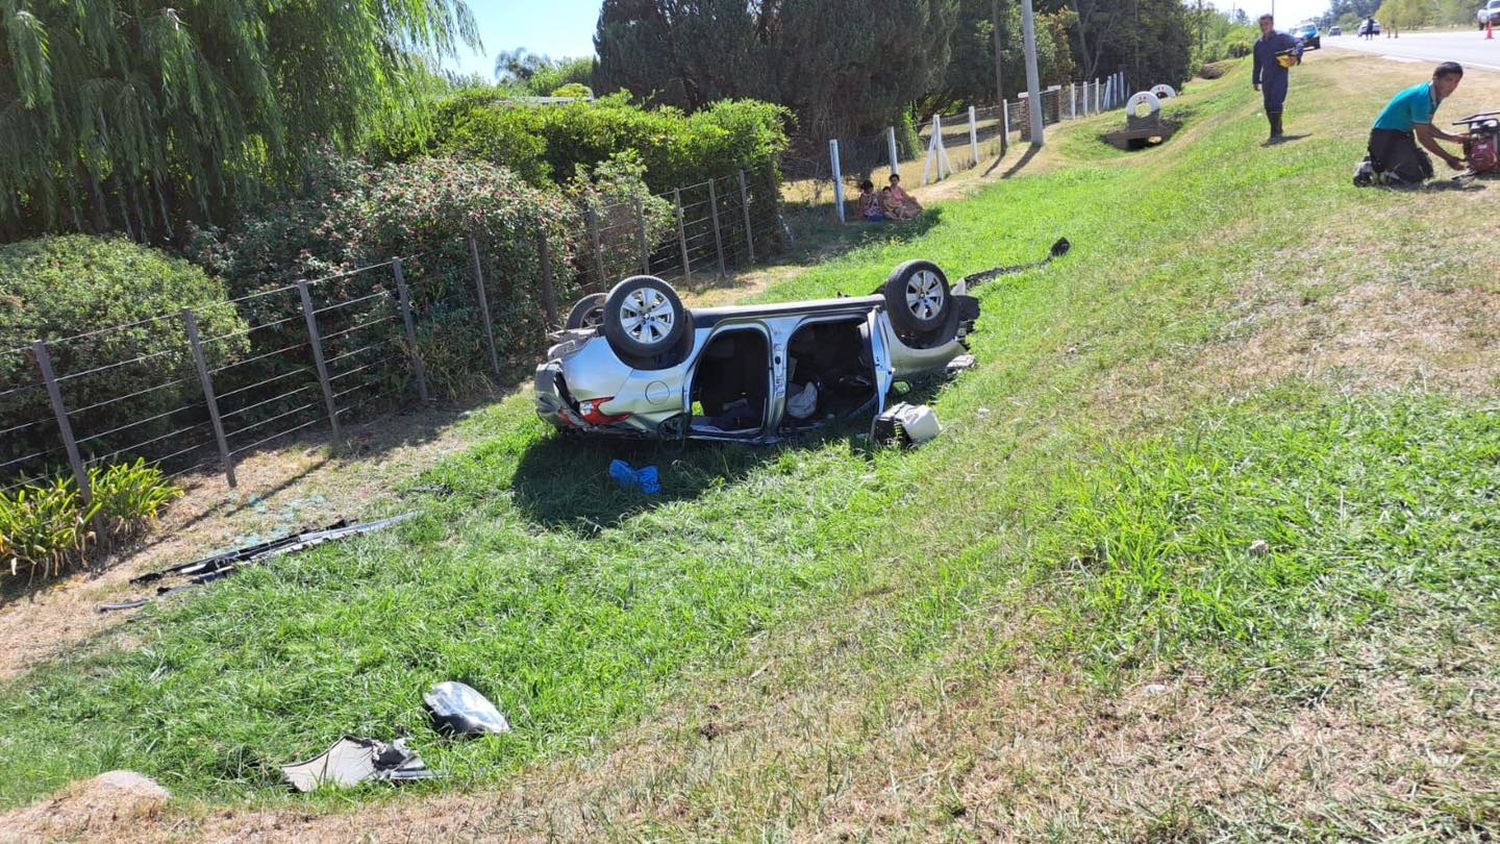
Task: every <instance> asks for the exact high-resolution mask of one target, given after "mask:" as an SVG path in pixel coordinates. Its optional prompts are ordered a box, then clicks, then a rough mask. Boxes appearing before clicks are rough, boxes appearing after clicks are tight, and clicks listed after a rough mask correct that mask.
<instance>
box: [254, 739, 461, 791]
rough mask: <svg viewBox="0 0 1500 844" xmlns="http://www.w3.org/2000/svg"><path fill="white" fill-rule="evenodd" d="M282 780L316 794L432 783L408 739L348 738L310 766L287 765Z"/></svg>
mask: <svg viewBox="0 0 1500 844" xmlns="http://www.w3.org/2000/svg"><path fill="white" fill-rule="evenodd" d="M281 774H282V776H284V777H286V781H287V782H288V783H290V784H291V786H292V788H294V789H296V790H297V791H302V792H308V791H315V790H317V789H318V788H319V787H321V786H324V785H334V786H341V787H348V786H353V785H359V784H360V783H363V782H377V781H385V782H412V781H414V780H426V779H432V778H433V777H434V776H436V775H435V774H433V773H432V771H430V770H428V769H427V766H426V765H425V764H423V762H422V760H421V759H418V758H417V754H416V753H415V752H414V751H413V750H411V749H410V748H408V747H407V746H406V739H396V740H395V741H394V742H392V743H390V744H386V743H385V742H383V741H380V740H378V739H367V738H353V737H350V736H345V737H343V738H341V739H339V740H338V741H336V742H334V743H333V746H332V747H330V748H328V749H327V750H325V751H323V752H322V753H320V754H318V755H317V756H314V757H313V758H311V759H309V760H307V761H306V762H298V763H295V764H292V765H286V766H284V767H282V769H281Z"/></svg>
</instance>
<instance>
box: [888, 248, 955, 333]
mask: <svg viewBox="0 0 1500 844" xmlns="http://www.w3.org/2000/svg"><path fill="white" fill-rule="evenodd" d="M881 293H882V294H883V295H884V296H885V306H886V310H888V311H889V312H890V314H891V323H892V324H893V325H895V326H896V330H897V331H898V332H901V333H908V334H909V333H918V332H926V331H931V330H933V329H935V328H938V327H940V326H942V325H943V323H944V321H945V320H947V318H948V313H949V311H951V310H953V291H952V289H951V288H949V286H948V277H947V276H945V275H943V271H942V270H940V269H938V266H937V264H934V263H932V262H931V261H907V262H906V263H904V264H902V265H901V266H899V267H897V268H896V269H894V270H892V271H891V275H890V278H888V279H886V281H885V287H884V288H882V289H881Z"/></svg>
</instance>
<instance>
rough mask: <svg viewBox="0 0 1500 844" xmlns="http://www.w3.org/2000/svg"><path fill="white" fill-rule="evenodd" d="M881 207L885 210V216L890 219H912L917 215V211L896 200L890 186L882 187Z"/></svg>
mask: <svg viewBox="0 0 1500 844" xmlns="http://www.w3.org/2000/svg"><path fill="white" fill-rule="evenodd" d="M880 207H881V208H882V209H884V210H885V216H886V218H887V219H890V220H910V219H911V218H913V217H915V216H917V214H916V212H915V211H912V210H911V209H910V208H907V207H906V206H904V205H902V204H901V203H900V202H898V201H896V196H895V194H893V193H892V192H891V189H890V188H881V189H880Z"/></svg>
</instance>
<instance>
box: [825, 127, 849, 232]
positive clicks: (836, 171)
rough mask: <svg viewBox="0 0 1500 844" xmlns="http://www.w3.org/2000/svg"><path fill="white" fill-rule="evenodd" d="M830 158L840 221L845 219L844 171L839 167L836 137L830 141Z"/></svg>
mask: <svg viewBox="0 0 1500 844" xmlns="http://www.w3.org/2000/svg"><path fill="white" fill-rule="evenodd" d="M828 160H829V162H831V163H832V164H833V205H834V208H835V209H836V210H837V211H838V214H839V222H840V223H844V222H848V221H847V220H845V219H844V171H843V169H842V168H840V167H839V142H838V139H837V138H834V139H832V140H830V141H829V142H828Z"/></svg>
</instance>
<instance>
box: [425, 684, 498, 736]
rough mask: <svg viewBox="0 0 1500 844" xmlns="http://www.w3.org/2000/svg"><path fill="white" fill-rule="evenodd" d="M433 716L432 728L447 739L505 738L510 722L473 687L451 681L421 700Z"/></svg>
mask: <svg viewBox="0 0 1500 844" xmlns="http://www.w3.org/2000/svg"><path fill="white" fill-rule="evenodd" d="M422 699H423V700H425V701H426V702H427V710H428V711H429V712H431V713H432V723H433V727H434V728H435V729H436V730H437V731H438V732H440V733H443V734H444V735H450V736H457V737H467V736H483V735H496V736H498V735H504V734H505V733H508V732H510V722H509V721H507V720H505V716H504V715H503V714H501V712H500V710H498V709H496V708H495V705H494V704H493V703H490V701H489V698H486V697H485V696H484V695H482V694H480V693H479V692H478V691H477V690H476V689H474V687H473V686H470V685H468V684H466V683H460V682H458V681H456V680H449V681H447V682H444V683H438V684H437V685H435V686H433V687H432V691H430V692H428V693H427V694H425V695H423V696H422Z"/></svg>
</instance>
